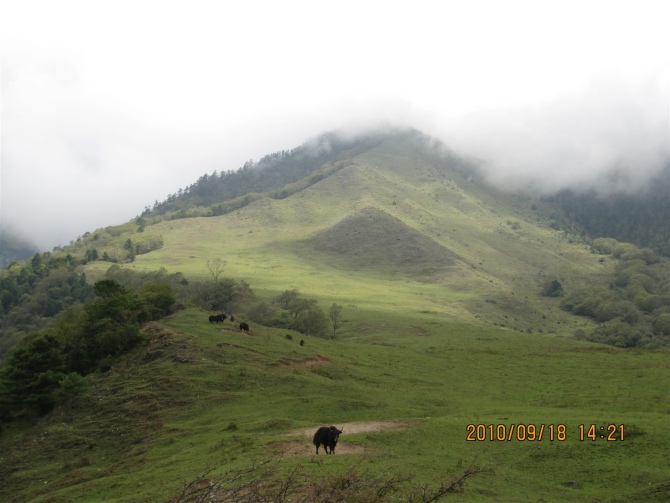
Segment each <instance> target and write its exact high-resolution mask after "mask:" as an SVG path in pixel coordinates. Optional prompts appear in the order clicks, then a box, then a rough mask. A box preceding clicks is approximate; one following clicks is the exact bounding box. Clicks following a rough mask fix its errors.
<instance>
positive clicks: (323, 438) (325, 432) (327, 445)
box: [312, 426, 344, 454]
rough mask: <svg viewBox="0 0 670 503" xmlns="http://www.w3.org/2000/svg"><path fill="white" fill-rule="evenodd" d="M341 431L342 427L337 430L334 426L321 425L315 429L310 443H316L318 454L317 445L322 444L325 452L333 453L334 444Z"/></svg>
mask: <svg viewBox="0 0 670 503" xmlns="http://www.w3.org/2000/svg"><path fill="white" fill-rule="evenodd" d="M343 431H344V428H342V429H341V430H338V429H337V428H336V427H335V426H322V427H321V428H319V429H318V430H316V433H315V434H314V440H312V443H313V444H314V445H316V453H317V454H319V446H321V445H323V447H324V449H326V454H335V446H336V445H337V441H338V440H339V438H340V434H341V433H342V432H343ZM329 449H330V452H329Z"/></svg>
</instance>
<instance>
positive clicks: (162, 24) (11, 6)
mask: <svg viewBox="0 0 670 503" xmlns="http://www.w3.org/2000/svg"><path fill="white" fill-rule="evenodd" d="M667 11H668V7H667V2H663V1H655V2H651V1H644V0H635V1H627V2H617V1H607V2H605V1H603V2H588V1H583V0H582V1H574V2H573V1H566V0H561V1H556V2H552V1H544V2H539V1H527V2H515V1H509V0H506V1H465V0H463V1H458V2H456V1H432V2H429V1H421V0H412V1H402V2H401V1H392V0H386V1H365V0H356V1H338V2H332V1H331V2H321V1H317V0H312V1H291V0H283V1H281V2H276V1H253V0H246V1H244V2H241V1H235V2H232V1H219V2H214V1H210V2H199V1H193V0H191V1H188V2H186V1H183V2H168V1H161V2H159V1H142V0H134V1H132V2H131V1H119V0H117V1H113V2H112V1H109V2H106V1H95V2H94V1H81V2H76V1H70V0H59V1H48V2H47V1H44V2H35V1H30V0H22V1H13V2H12V1H0V37H1V38H0V43H1V44H2V45H1V51H2V52H1V56H2V60H1V75H0V76H1V79H2V81H1V86H2V87H1V91H2V94H1V102H0V106H1V109H0V111H1V119H2V120H1V123H0V127H1V130H0V131H1V143H0V148H1V166H0V168H1V177H0V183H1V186H0V189H1V200H0V211H1V214H0V224H2V225H4V226H8V225H10V226H12V227H13V228H14V229H16V230H19V231H21V232H23V233H24V234H25V235H26V236H28V237H29V238H30V239H32V240H33V241H34V242H35V243H37V244H38V245H39V246H40V247H42V248H43V249H45V250H50V249H51V248H52V247H53V246H55V245H58V244H63V245H64V244H67V243H69V241H70V240H72V239H75V238H76V237H77V236H78V235H80V234H83V233H84V232H86V231H93V230H95V229H96V228H99V227H104V226H107V225H113V224H119V223H123V222H125V221H127V220H129V219H131V218H133V217H134V216H136V215H138V214H139V213H141V212H142V210H143V208H144V207H145V206H151V205H153V203H154V201H155V200H163V199H165V197H166V196H167V195H168V194H171V193H175V192H176V191H177V189H179V188H183V187H186V186H187V185H190V184H191V183H193V182H195V181H196V180H197V179H198V178H199V177H200V176H201V175H202V174H204V173H211V172H212V171H214V170H219V171H221V170H229V169H232V170H235V169H237V168H239V167H240V166H242V164H244V162H245V161H246V160H249V159H254V160H258V159H259V158H260V157H262V156H263V155H265V154H268V153H271V152H274V151H277V150H283V149H291V148H293V147H296V146H298V145H300V144H301V143H303V142H304V141H305V140H307V139H308V138H310V137H313V136H316V135H318V134H320V133H322V132H324V131H327V130H332V129H337V128H342V127H359V128H360V127H362V126H365V125H373V124H376V123H380V122H386V123H391V124H398V125H410V126H413V127H416V128H418V129H421V130H422V131H424V132H425V133H428V134H431V135H434V136H436V137H438V138H440V139H442V140H443V141H445V142H446V143H447V144H448V145H449V146H451V147H452V148H454V149H456V150H458V151H460V152H462V153H465V154H472V155H476V156H478V157H480V158H482V159H483V160H484V166H485V169H486V170H487V173H488V175H487V176H488V177H489V178H490V179H491V180H493V181H496V182H498V183H501V184H503V185H507V186H510V187H514V186H518V185H519V184H522V185H528V186H534V187H537V188H541V189H542V190H550V189H552V190H553V189H555V188H562V187H566V186H581V187H583V186H585V185H587V184H589V183H592V182H593V181H597V180H600V179H601V175H602V173H603V172H604V171H605V170H607V169H611V168H612V167H616V168H617V169H619V171H620V172H621V173H624V175H625V176H628V179H629V182H626V183H627V184H628V185H635V184H637V183H639V182H640V180H642V179H643V178H644V177H645V176H647V175H648V174H650V173H653V172H654V171H656V170H658V169H659V168H660V167H661V166H663V165H664V163H667V162H668V149H669V144H670V134H669V132H668V131H669V126H668V122H669V119H668V117H669V115H670V104H669V103H670V91H669V89H670V56H669V54H670V29H669V28H668V20H669V17H668V15H667ZM624 179H625V177H624Z"/></svg>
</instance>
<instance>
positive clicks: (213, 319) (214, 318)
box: [209, 314, 216, 323]
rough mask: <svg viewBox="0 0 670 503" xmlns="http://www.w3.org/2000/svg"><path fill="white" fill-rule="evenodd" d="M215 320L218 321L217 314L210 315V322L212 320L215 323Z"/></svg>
mask: <svg viewBox="0 0 670 503" xmlns="http://www.w3.org/2000/svg"><path fill="white" fill-rule="evenodd" d="M215 321H216V316H214V315H213V314H212V315H210V316H209V322H210V323H214V322H215Z"/></svg>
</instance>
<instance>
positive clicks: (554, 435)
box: [465, 423, 625, 442]
mask: <svg viewBox="0 0 670 503" xmlns="http://www.w3.org/2000/svg"><path fill="white" fill-rule="evenodd" d="M466 432H467V435H466V437H465V440H466V441H467V442H485V441H488V442H512V441H517V442H541V441H542V440H549V441H550V442H554V441H557V442H565V441H566V440H568V437H569V434H568V427H567V426H566V425H565V424H563V423H558V424H544V423H540V424H534V423H529V424H524V423H520V424H517V423H512V424H473V423H470V424H468V425H467V426H466ZM574 433H576V435H575V437H573V438H577V439H578V440H579V441H580V442H584V441H587V440H591V441H593V442H595V441H596V440H606V441H608V442H612V441H622V440H624V439H625V426H624V425H623V424H607V425H602V426H598V425H596V424H580V425H579V426H577V428H576V431H575V432H574Z"/></svg>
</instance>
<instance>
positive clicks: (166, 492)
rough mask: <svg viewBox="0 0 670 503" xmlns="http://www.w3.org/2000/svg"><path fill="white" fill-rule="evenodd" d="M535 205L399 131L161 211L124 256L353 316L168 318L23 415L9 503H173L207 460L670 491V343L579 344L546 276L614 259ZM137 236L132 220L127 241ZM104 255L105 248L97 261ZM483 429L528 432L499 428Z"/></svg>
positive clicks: (521, 491)
mask: <svg viewBox="0 0 670 503" xmlns="http://www.w3.org/2000/svg"><path fill="white" fill-rule="evenodd" d="M401 147H402V148H401ZM535 206H536V207H535V208H534V209H533V208H531V202H529V201H526V200H524V199H523V198H521V197H517V196H513V195H506V194H502V193H497V192H494V191H492V190H489V189H484V188H483V187H482V185H480V184H478V183H477V180H476V179H475V180H474V181H472V180H470V179H469V175H468V172H467V171H464V170H463V169H461V167H460V166H457V165H455V164H454V162H453V161H448V162H447V161H445V162H442V161H440V162H438V161H437V160H436V159H435V158H433V157H431V156H430V155H428V154H426V153H425V152H423V151H420V150H418V149H414V148H413V147H408V146H407V145H405V146H402V145H401V146H398V145H387V144H382V145H381V146H379V147H378V148H376V149H372V150H371V151H369V152H367V153H365V154H363V155H359V156H357V157H355V158H354V159H352V162H351V165H350V166H347V167H344V168H343V169H340V170H339V171H337V172H336V173H334V174H333V175H331V176H329V177H328V178H326V179H324V180H322V181H320V182H318V183H316V184H314V185H312V186H310V187H308V188H306V189H304V190H302V191H300V192H298V193H296V194H293V195H292V196H290V197H287V198H285V199H281V200H276V199H269V198H266V199H260V200H257V201H255V202H253V203H251V204H250V205H248V206H246V207H244V208H241V209H239V210H236V211H233V212H231V213H229V214H226V215H221V216H217V217H210V218H189V219H181V220H166V221H162V222H159V223H156V224H153V225H149V226H147V228H146V231H145V232H150V233H151V235H152V236H160V239H162V242H163V246H162V248H160V249H157V250H155V251H152V252H151V253H147V254H143V255H137V257H136V258H135V260H134V262H132V263H130V264H125V265H124V266H123V267H127V268H131V269H134V270H138V271H151V270H155V269H157V268H160V267H164V268H166V269H167V270H168V272H171V273H172V272H178V271H180V272H182V273H183V274H184V275H185V276H186V277H187V278H189V279H201V280H206V279H208V277H209V276H210V274H209V272H208V270H207V261H208V260H212V259H217V258H220V259H222V260H226V262H227V264H226V269H225V272H224V275H225V276H229V277H233V278H235V279H240V280H242V279H243V280H245V281H247V282H248V283H249V284H250V285H251V287H252V289H253V290H254V292H255V294H256V295H257V296H258V298H259V299H262V300H265V301H267V302H269V301H271V299H272V298H273V297H275V296H276V295H278V294H279V293H281V292H283V291H284V290H287V289H291V288H297V289H299V291H300V293H301V294H302V295H304V296H305V297H308V298H314V299H317V300H318V302H319V305H320V306H321V307H322V308H323V309H324V310H326V311H327V309H328V307H329V306H330V305H331V304H332V303H333V302H336V303H338V304H340V305H342V306H343V312H342V316H343V320H344V321H343V325H342V327H341V328H340V329H339V330H338V331H337V333H336V335H335V337H334V338H333V339H321V338H315V337H309V336H304V335H301V334H299V333H297V332H293V331H291V330H288V329H286V330H282V329H276V328H268V327H263V326H259V325H257V324H254V323H253V322H252V323H251V325H252V326H251V329H252V331H251V334H249V335H248V334H244V333H242V332H240V330H238V329H237V328H236V326H234V325H233V324H231V323H230V322H226V323H224V324H223V325H220V324H214V325H213V324H210V323H209V322H208V321H207V317H208V315H209V314H210V313H208V312H206V311H204V310H201V309H198V308H194V307H187V308H186V309H184V310H182V311H179V312H177V313H176V314H174V315H172V316H171V317H169V318H167V319H166V320H164V321H161V322H155V323H152V324H151V325H149V326H148V327H147V328H146V333H147V334H148V343H147V345H146V347H143V348H141V349H140V350H138V351H135V352H133V353H131V354H129V355H127V356H125V357H124V358H123V359H122V361H120V362H118V363H117V364H115V365H114V366H113V368H112V370H111V371H110V372H108V373H105V374H94V375H92V376H90V378H88V379H90V386H89V388H88V389H87V390H86V391H85V392H84V393H83V394H82V395H81V396H79V397H78V399H77V400H76V401H75V402H73V403H72V404H70V406H68V407H59V408H58V409H57V410H56V411H54V413H52V414H51V415H50V416H48V417H47V418H45V419H43V420H41V421H39V422H38V423H37V424H36V425H35V426H34V427H33V428H32V429H31V430H30V431H29V435H30V436H29V437H28V434H27V433H26V432H25V431H24V430H22V429H13V428H14V427H11V426H10V427H8V428H7V429H6V431H5V433H4V434H3V436H2V437H0V441H1V442H2V450H1V451H0V466H2V467H4V470H3V472H4V473H10V476H9V477H8V478H6V479H5V480H3V481H1V482H0V500H2V501H7V502H23V501H34V502H44V503H46V502H51V503H59V502H70V501H78V502H79V501H81V502H86V501H91V502H93V501H108V502H154V501H157V502H158V501H176V498H177V496H179V494H180V492H181V491H182V489H183V488H184V485H185V484H188V483H189V482H191V481H194V480H195V479H196V478H197V477H199V476H201V475H205V474H206V476H205V478H204V480H205V481H211V482H220V481H222V480H226V479H227V478H228V479H229V478H231V477H233V473H235V470H243V469H248V468H249V467H251V466H253V465H254V464H257V463H260V462H263V461H264V460H268V459H272V460H274V461H276V462H278V466H277V470H278V473H279V474H289V473H292V472H293V471H294V470H297V472H296V473H298V474H299V477H300V481H313V480H320V479H323V478H325V477H327V476H329V475H332V474H337V473H344V472H346V471H347V470H351V469H352V468H355V469H356V470H359V471H361V472H365V473H368V474H370V475H375V476H376V475H379V474H383V473H402V474H413V475H414V476H415V482H416V483H417V484H428V485H431V486H436V485H437V484H438V483H439V482H440V481H443V480H446V479H449V478H452V477H458V476H459V475H461V474H462V473H463V471H464V470H465V469H466V468H467V467H468V466H470V465H474V466H477V467H480V468H483V471H482V473H480V474H478V475H476V476H474V477H472V478H471V479H469V481H468V483H467V485H466V487H465V491H464V492H463V493H458V494H453V495H449V496H448V497H447V498H445V501H450V500H451V501H482V502H491V501H496V502H520V501H527V502H531V501H532V502H536V501H546V502H549V501H580V502H590V501H598V502H605V501H609V502H615V501H622V502H623V501H667V500H668V499H670V468H669V463H668V453H669V452H670V432H669V431H668V427H667V426H668V415H669V414H670V395H669V393H668V389H670V360H669V358H668V357H669V354H668V352H667V351H639V350H621V349H616V348H613V347H609V346H604V345H598V344H592V343H588V342H584V341H578V340H575V339H574V338H573V337H572V334H573V332H574V330H575V329H577V328H589V327H590V326H591V323H592V322H590V321H588V320H587V319H585V318H578V317H575V316H572V315H570V314H568V313H565V312H564V311H562V310H561V309H560V308H559V300H558V299H555V298H548V297H542V296H541V295H539V291H540V288H541V286H542V284H543V282H545V281H546V280H547V279H551V278H558V279H560V281H561V283H562V284H563V286H564V287H565V288H566V290H568V289H570V288H574V287H576V286H578V285H580V284H581V283H583V282H589V283H603V284H606V282H607V281H608V277H609V276H608V275H609V274H611V272H612V270H613V268H614V262H613V259H610V258H609V257H608V258H607V259H604V260H601V259H599V257H597V256H595V255H593V254H591V253H590V252H589V250H588V247H587V246H586V245H585V244H584V243H582V242H580V241H579V240H578V239H573V238H572V237H569V236H566V234H565V233H563V232H559V231H557V230H554V229H552V228H551V227H550V225H549V220H550V217H549V215H550V214H551V211H552V210H551V208H550V207H549V206H543V203H540V202H535ZM366 226H368V227H367V229H374V232H367V233H366V232H360V231H361V229H363V231H365V229H366ZM137 235H139V234H138V233H136V231H135V230H134V229H132V226H127V228H124V229H123V230H122V231H121V232H120V234H119V237H118V238H117V241H119V242H122V241H123V240H124V239H126V238H127V237H133V236H137ZM371 236H372V237H371ZM393 238H395V239H393ZM88 244H90V242H88ZM380 244H381V245H382V246H380ZM86 245H87V243H86V242H82V243H80V244H78V245H77V246H82V247H83V246H86ZM99 251H100V253H102V248H101V250H99ZM417 262H420V264H419V266H420V267H419V266H418V265H417ZM107 267H109V263H106V262H101V261H94V262H89V264H87V266H86V273H87V276H88V277H89V279H90V280H91V281H94V280H95V279H97V278H100V277H102V276H103V275H104V272H105V270H106V268H107ZM234 314H235V316H236V318H238V320H240V321H242V320H245V314H246V313H245V312H244V307H242V311H241V312H235V313H234ZM301 339H304V340H305V345H304V346H301V345H299V343H298V342H299V341H300V340H301ZM324 424H325V425H330V424H333V425H337V426H340V427H341V426H342V425H344V433H343V435H342V436H341V438H340V443H339V444H338V447H337V449H336V452H337V454H336V455H334V456H324V455H320V456H319V457H316V456H315V455H314V451H313V450H314V447H313V446H312V444H311V436H310V435H311V434H307V435H305V434H304V432H303V430H309V431H310V432H313V431H315V430H316V428H317V427H318V426H321V425H324ZM372 424H374V425H376V426H375V427H374V428H373V427H372V426H371V427H370V428H368V429H366V428H364V427H363V425H372ZM609 424H614V425H617V426H619V425H623V431H624V440H618V439H615V440H612V441H607V439H601V438H599V437H598V438H597V439H596V440H590V439H588V438H586V439H584V440H580V430H579V425H586V430H588V428H589V426H590V425H595V426H596V428H597V430H596V432H597V434H598V435H600V433H601V431H600V430H599V428H600V427H603V428H606V427H607V425H609ZM469 425H475V427H473V431H474V432H475V434H474V437H475V440H474V441H468V440H467V437H468V433H469V429H468V426H469ZM476 425H484V426H488V425H493V426H492V428H493V430H492V431H493V432H494V433H493V434H494V435H495V436H496V437H497V436H498V432H500V431H502V432H503V434H504V436H505V437H507V433H508V432H509V431H512V430H511V428H512V425H514V428H515V430H513V431H514V432H516V433H515V434H514V435H512V437H513V438H512V439H507V438H505V440H498V439H497V438H494V439H493V440H490V431H491V430H488V429H487V428H484V427H480V429H479V431H478V430H477V429H476ZM518 425H525V426H529V427H530V428H531V429H532V427H533V426H534V427H535V429H536V432H535V433H536V435H537V434H538V433H539V430H540V429H541V428H544V430H543V438H542V439H541V440H537V439H536V440H534V441H529V440H519V437H518V435H520V436H521V438H523V437H524V434H530V430H528V429H527V430H526V431H523V429H522V430H519V429H518ZM531 425H532V426H531ZM559 425H563V426H564V429H563V426H560V427H559ZM482 430H485V431H484V433H485V435H484V436H485V437H486V439H485V440H479V441H478V440H476V437H477V434H478V433H482ZM618 431H619V430H617V432H618ZM552 433H553V435H554V437H555V438H554V440H551V439H550V436H551V435H552ZM602 433H603V434H604V435H605V436H606V435H607V431H606V429H605V430H604V431H602ZM563 434H564V435H565V436H564V437H563ZM480 436H481V435H480ZM526 436H527V435H526ZM559 436H560V437H561V438H560V439H559ZM7 467H11V469H7ZM286 476H287V475H286Z"/></svg>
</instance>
